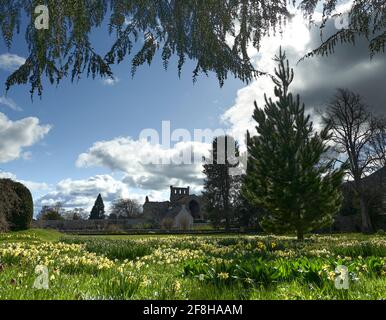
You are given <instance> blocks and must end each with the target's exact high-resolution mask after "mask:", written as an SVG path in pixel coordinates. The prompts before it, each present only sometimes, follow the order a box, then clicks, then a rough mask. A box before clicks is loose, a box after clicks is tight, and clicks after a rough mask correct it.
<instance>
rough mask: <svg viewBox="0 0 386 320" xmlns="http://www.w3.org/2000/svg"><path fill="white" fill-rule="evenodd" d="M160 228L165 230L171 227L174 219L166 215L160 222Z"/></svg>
mask: <svg viewBox="0 0 386 320" xmlns="http://www.w3.org/2000/svg"><path fill="white" fill-rule="evenodd" d="M161 225H162V228H163V229H165V230H171V229H173V225H174V220H173V219H172V218H169V217H166V218H164V219H163V220H162V222H161Z"/></svg>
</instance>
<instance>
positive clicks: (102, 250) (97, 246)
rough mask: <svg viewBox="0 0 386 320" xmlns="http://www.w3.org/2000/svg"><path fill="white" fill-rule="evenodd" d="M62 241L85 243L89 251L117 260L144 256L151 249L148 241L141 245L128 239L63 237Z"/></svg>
mask: <svg viewBox="0 0 386 320" xmlns="http://www.w3.org/2000/svg"><path fill="white" fill-rule="evenodd" d="M62 241H63V242H65V243H79V244H85V245H86V249H87V251H89V252H94V253H97V254H100V255H102V254H103V255H105V256H106V257H108V258H110V259H119V260H125V259H128V260H134V259H136V258H137V257H143V256H146V255H148V254H150V253H151V252H152V251H153V248H152V247H151V246H150V245H149V243H147V244H146V245H142V244H140V243H136V242H134V241H130V240H115V241H108V240H102V239H100V240H98V239H89V240H81V239H77V238H63V239H62Z"/></svg>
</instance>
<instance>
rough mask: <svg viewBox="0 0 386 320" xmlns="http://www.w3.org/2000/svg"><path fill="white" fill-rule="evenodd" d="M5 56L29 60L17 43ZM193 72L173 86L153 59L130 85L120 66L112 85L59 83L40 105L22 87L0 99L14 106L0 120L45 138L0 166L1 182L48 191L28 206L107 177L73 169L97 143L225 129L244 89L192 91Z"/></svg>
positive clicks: (212, 82) (172, 71) (98, 43)
mask: <svg viewBox="0 0 386 320" xmlns="http://www.w3.org/2000/svg"><path fill="white" fill-rule="evenodd" d="M105 38H106V33H104V32H97V34H96V35H94V41H93V43H94V44H95V47H96V48H98V49H102V48H103V47H106V46H104V45H103V43H105ZM6 54H8V55H9V54H12V55H17V56H18V57H20V58H21V57H26V56H27V54H28V52H27V50H26V48H25V43H24V41H23V38H22V37H21V36H18V37H16V38H15V41H14V43H13V46H12V48H11V49H10V50H9V51H8V50H7V48H6V47H5V46H4V45H3V43H2V44H1V47H0V55H3V56H4V55H6ZM193 68H194V63H192V62H191V61H188V62H187V64H186V65H185V67H184V72H183V73H182V76H181V78H178V76H177V68H176V63H175V61H172V62H171V63H170V66H169V69H168V71H165V70H164V69H163V65H162V61H161V59H160V58H159V57H156V59H155V60H154V62H153V64H152V65H151V67H149V66H147V65H145V66H143V67H140V68H139V69H138V72H137V74H136V76H135V77H134V78H132V77H131V75H130V65H129V63H127V62H126V63H122V64H121V65H118V66H116V67H114V73H115V77H116V79H117V80H116V81H112V82H106V81H104V80H102V79H98V78H97V79H95V80H93V79H87V78H86V77H85V78H83V79H81V80H80V81H77V82H74V83H71V82H70V81H69V80H65V81H63V82H62V83H61V84H60V85H59V86H58V87H56V86H51V85H50V84H47V83H46V84H45V88H44V93H43V97H42V98H41V99H39V97H38V96H37V95H35V96H34V99H33V101H32V100H31V97H30V94H29V87H28V86H15V87H13V88H12V89H11V90H10V92H9V93H8V95H7V96H6V97H5V96H4V94H1V95H0V96H3V99H7V101H8V102H9V101H12V102H14V103H15V104H16V106H17V107H16V108H17V110H13V109H12V108H10V107H9V106H7V105H6V104H5V103H3V104H0V112H1V113H3V114H4V115H5V116H6V117H7V118H8V119H9V120H10V121H18V120H21V119H25V118H28V117H34V118H37V119H39V124H40V125H48V126H50V130H49V132H48V133H47V134H45V135H44V137H43V138H41V139H38V141H37V142H36V143H33V144H32V145H31V146H28V147H27V148H22V149H21V150H22V152H21V156H20V157H18V158H17V159H14V160H12V161H4V162H3V163H0V170H1V171H2V172H3V175H4V174H5V173H7V174H11V175H14V176H16V177H17V179H19V180H22V181H29V182H39V183H45V184H47V185H49V187H48V188H45V189H42V190H41V189H40V188H36V190H32V191H33V193H34V198H35V199H38V198H39V197H41V196H43V195H44V194H45V192H47V191H49V190H50V189H54V188H55V185H56V184H57V183H58V182H60V181H62V180H64V179H72V180H78V181H80V180H82V179H88V178H90V177H93V176H96V175H107V174H113V172H112V170H110V169H109V168H104V167H90V168H78V167H77V166H76V160H77V158H78V156H79V155H80V154H81V153H84V152H86V151H87V150H88V149H89V148H90V147H91V146H92V145H93V144H94V143H95V142H97V141H109V140H112V139H114V138H117V137H131V138H133V139H134V140H135V139H138V135H139V133H140V132H141V130H143V129H146V128H154V129H156V130H158V131H160V130H161V122H162V121H164V120H168V121H170V122H171V126H172V130H173V129H177V128H185V129H187V130H189V131H191V132H193V129H200V128H202V129H206V128H220V127H224V123H221V121H220V116H221V114H222V113H224V111H225V110H226V108H227V107H229V106H230V105H232V104H233V102H234V98H235V96H236V95H237V90H238V89H240V88H241V87H243V86H244V84H243V83H241V82H240V81H238V80H235V79H229V80H228V81H227V82H226V84H225V86H224V87H223V88H220V87H219V85H218V81H217V79H216V78H215V77H214V76H213V75H210V76H209V77H206V76H202V77H200V79H199V81H198V82H197V83H195V84H193V82H192V75H191V70H193ZM10 69H11V68H6V67H5V66H4V65H3V68H1V69H0V82H2V83H5V80H6V78H7V76H8V75H9V74H10V73H11V72H10V71H11V70H10ZM12 69H14V68H12ZM16 108H14V109H16ZM115 174H118V175H119V172H118V173H115ZM165 188H168V185H166V186H165ZM157 191H158V190H157ZM136 192H138V190H136ZM96 195H97V194H96ZM96 195H95V196H96Z"/></svg>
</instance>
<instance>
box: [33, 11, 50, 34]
mask: <svg viewBox="0 0 386 320" xmlns="http://www.w3.org/2000/svg"><path fill="white" fill-rule="evenodd" d="M35 15H36V17H35V28H36V29H37V30H48V29H49V27H50V11H49V9H48V7H47V6H46V5H39V6H37V7H36V8H35Z"/></svg>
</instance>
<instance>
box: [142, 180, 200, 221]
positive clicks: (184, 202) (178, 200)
mask: <svg viewBox="0 0 386 320" xmlns="http://www.w3.org/2000/svg"><path fill="white" fill-rule="evenodd" d="M203 207H204V206H203V200H202V197H201V196H197V195H195V194H190V188H189V187H187V188H175V187H173V186H170V200H169V201H164V202H154V201H150V200H149V197H146V201H145V204H144V205H143V217H144V218H145V219H147V220H149V221H152V222H154V223H156V224H160V225H162V224H163V222H165V221H173V227H177V228H179V227H181V225H182V224H189V226H191V225H192V224H193V223H194V222H201V221H203V220H204V219H205V214H204V212H203Z"/></svg>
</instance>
